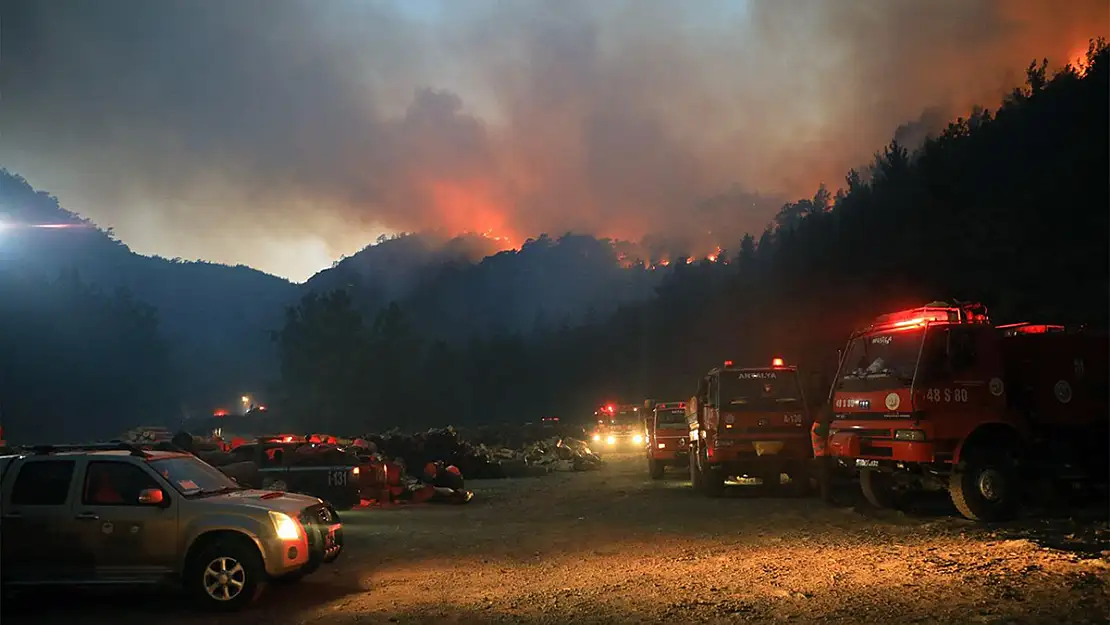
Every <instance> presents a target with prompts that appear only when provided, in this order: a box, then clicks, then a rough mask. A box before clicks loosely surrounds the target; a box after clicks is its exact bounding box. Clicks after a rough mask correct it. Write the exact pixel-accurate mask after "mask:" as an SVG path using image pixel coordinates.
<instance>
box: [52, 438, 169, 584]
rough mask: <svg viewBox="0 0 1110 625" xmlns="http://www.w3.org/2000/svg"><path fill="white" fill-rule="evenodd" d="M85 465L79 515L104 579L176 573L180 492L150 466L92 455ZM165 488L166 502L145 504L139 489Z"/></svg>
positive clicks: (76, 500)
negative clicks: (150, 468) (141, 502)
mask: <svg viewBox="0 0 1110 625" xmlns="http://www.w3.org/2000/svg"><path fill="white" fill-rule="evenodd" d="M79 469H80V481H79V483H78V484H79V488H78V493H77V494H76V496H75V497H74V498H73V501H74V508H73V511H74V518H75V519H76V520H77V523H78V524H79V525H80V535H81V539H82V542H83V543H84V545H85V548H86V550H88V551H89V552H91V553H93V554H94V555H95V558H96V577H97V579H98V580H99V581H103V582H129V583H132V582H157V581H160V580H161V579H163V578H165V577H167V576H169V575H173V574H174V572H175V571H176V567H177V563H178V562H179V558H178V546H179V542H180V541H179V540H178V532H177V529H178V511H179V509H180V498H181V495H180V494H179V493H178V492H177V491H176V490H174V489H173V488H170V487H169V485H167V484H165V483H164V481H163V480H161V479H160V478H158V477H156V476H155V475H154V472H153V471H151V470H149V468H148V467H146V466H140V465H139V464H136V463H132V462H127V461H124V460H114V459H110V458H105V459H96V458H92V459H89V460H88V461H87V462H85V463H84V466H81V467H79ZM150 488H158V489H161V490H162V492H163V495H164V498H165V499H164V502H163V503H162V504H161V505H152V504H140V503H139V493H140V492H141V491H143V490H146V489H150Z"/></svg>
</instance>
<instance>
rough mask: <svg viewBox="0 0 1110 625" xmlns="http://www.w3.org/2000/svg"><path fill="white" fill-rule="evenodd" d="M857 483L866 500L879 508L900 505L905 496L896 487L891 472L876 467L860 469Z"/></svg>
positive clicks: (893, 507)
mask: <svg viewBox="0 0 1110 625" xmlns="http://www.w3.org/2000/svg"><path fill="white" fill-rule="evenodd" d="M859 484H860V488H861V489H862V490H863V496H864V498H865V499H867V502H868V503H870V504H871V505H872V506H875V507H876V508H879V509H880V510H883V509H896V508H898V507H900V506H901V504H902V500H903V498H904V496H905V493H904V492H902V491H901V490H899V489H898V487H897V484H896V483H895V481H894V476H893V475H892V474H890V473H883V472H882V471H878V470H876V469H870V468H864V469H860V472H859Z"/></svg>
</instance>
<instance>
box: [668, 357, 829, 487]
mask: <svg viewBox="0 0 1110 625" xmlns="http://www.w3.org/2000/svg"><path fill="white" fill-rule="evenodd" d="M690 403H691V407H692V409H691V410H689V411H688V415H689V416H688V417H687V424H688V427H689V431H690V481H691V483H692V484H693V486H694V488H695V489H697V490H701V491H702V492H704V493H705V494H707V495H709V496H719V495H721V494H722V492H723V491H724V485H725V481H726V479H727V478H730V477H738V476H744V475H746V476H748V477H758V478H760V479H761V480H762V481H763V486H764V489H765V490H766V491H768V492H774V491H776V490H777V489H778V487H779V486H780V484H781V481H780V476H781V473H783V472H785V473H787V474H788V475H789V476H790V480H791V483H792V484H793V485H794V488H795V489H797V490H798V491H799V492H806V491H808V490H809V484H810V483H809V478H810V469H811V465H812V464H813V447H812V445H811V444H810V441H809V431H810V430H809V426H810V424H811V423H812V418H811V417H810V407H809V405H808V404H807V402H806V397H805V393H804V392H803V390H802V384H801V383H800V380H799V378H798V369H797V367H793V366H787V365H786V364H785V363H784V362H783V360H782V359H781V358H775V359H773V360H772V362H771V366H769V367H749V368H737V367H734V366H733V364H732V361H725V363H724V366H723V367H718V368H715V369H713V370H711V371H710V372H709V373H708V374H707V375H706V376H705V377H704V378H702V380H701V382H700V383H699V385H698V394H697V395H696V396H695V397H694V398H692V400H691V402H690Z"/></svg>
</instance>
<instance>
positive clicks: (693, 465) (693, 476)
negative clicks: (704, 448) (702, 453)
mask: <svg viewBox="0 0 1110 625" xmlns="http://www.w3.org/2000/svg"><path fill="white" fill-rule="evenodd" d="M699 465H700V463H699V462H698V450H696V449H694V450H693V453H691V454H690V485H691V486H693V487H694V490H701V482H702V474H701V466H699Z"/></svg>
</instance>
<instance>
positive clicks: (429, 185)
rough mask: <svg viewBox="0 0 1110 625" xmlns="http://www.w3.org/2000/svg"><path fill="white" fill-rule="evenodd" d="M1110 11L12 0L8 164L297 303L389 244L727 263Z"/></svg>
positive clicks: (171, 247)
mask: <svg viewBox="0 0 1110 625" xmlns="http://www.w3.org/2000/svg"><path fill="white" fill-rule="evenodd" d="M1107 6H1108V5H1107V3H1106V2H1105V0H1069V1H1068V2H1058V3H1054V2H1043V1H1038V0H934V1H930V2H925V1H910V0H887V1H884V2H874V1H873V0H791V1H790V2H778V1H775V2H772V1H769V0H767V1H763V0H749V1H743V0H737V1H726V0H700V1H699V2H696V3H676V2H672V1H668V0H634V1H633V0H621V1H618V0H610V1H607V2H597V1H596V0H595V1H592V2H586V1H575V0H560V1H559V2H550V1H546V0H514V1H513V2H496V1H494V0H468V1H467V2H453V1H451V0H443V1H441V2H436V1H435V0H403V1H401V0H399V1H398V2H395V3H386V2H375V1H369V0H368V1H364V2H356V1H355V0H333V1H329V2H317V1H309V0H304V1H297V0H235V1H234V2H221V1H219V0H160V1H159V2H147V1H144V0H99V1H98V2H83V1H81V0H9V1H7V2H5V3H3V9H2V13H0V89H2V93H3V100H2V101H0V105H2V106H0V133H2V134H0V165H3V166H5V167H8V168H10V169H12V170H13V171H16V172H17V173H20V174H22V175H24V176H26V177H27V178H28V180H29V181H31V182H32V183H33V184H35V185H36V186H38V187H40V188H43V189H46V190H49V191H51V192H53V193H55V194H57V195H58V196H59V199H60V200H61V201H62V203H63V205H65V206H67V207H68V208H71V209H72V210H76V211H78V212H80V213H82V214H84V215H86V216H88V217H90V218H92V219H93V220H95V221H97V222H98V223H101V224H103V225H105V226H113V227H115V229H116V232H117V233H118V234H119V235H120V236H121V238H122V239H123V240H124V241H126V242H128V243H129V244H131V245H132V246H133V247H134V248H135V249H137V250H139V251H142V252H146V253H159V254H162V255H165V256H183V257H186V258H195V257H203V258H206V259H211V260H217V261H223V262H244V263H247V264H251V265H253V266H256V267H260V268H262V269H264V270H268V271H271V272H274V273H278V274H280V275H286V276H289V277H292V278H294V279H298V280H300V279H304V278H306V277H307V276H308V275H309V274H310V273H312V272H313V271H315V270H317V269H319V268H322V267H324V266H326V265H327V264H329V263H330V262H331V260H332V259H333V258H335V257H337V256H339V255H340V254H344V253H351V252H353V251H355V250H357V249H358V248H360V247H362V246H363V245H365V244H366V243H368V242H370V241H372V240H373V239H374V238H375V237H376V236H377V235H378V234H379V233H381V232H390V231H420V230H432V229H434V230H442V231H447V232H462V231H471V232H489V233H491V234H493V235H496V236H502V237H507V238H508V239H509V240H510V241H512V243H513V244H516V245H519V244H520V243H521V242H522V241H523V240H524V239H525V238H527V237H530V236H536V235H538V234H540V233H542V232H547V233H551V234H553V235H558V234H561V233H563V232H566V231H575V232H581V233H589V234H596V235H599V236H610V237H619V238H623V239H633V240H639V239H641V238H643V237H654V238H655V239H658V238H659V237H663V238H665V239H666V238H668V237H669V238H670V239H671V240H675V241H681V242H682V245H686V246H690V247H691V248H694V247H698V246H701V247H702V248H703V249H709V248H710V247H711V246H715V245H717V244H721V245H725V246H728V245H734V244H735V243H736V242H737V241H738V239H739V237H740V236H742V234H743V233H744V232H746V231H751V232H755V233H758V232H759V231H760V230H762V228H763V226H764V224H766V223H767V221H768V220H769V219H770V218H771V216H772V215H773V213H774V211H775V210H776V208H777V207H778V205H779V204H780V203H781V202H782V201H785V200H788V199H794V198H796V197H801V196H809V195H811V194H812V193H813V191H814V190H815V188H816V187H817V185H818V184H819V183H822V182H824V183H826V184H828V185H829V186H830V187H832V188H836V187H838V186H840V184H841V182H842V180H843V176H844V174H845V173H846V171H847V170H848V169H849V168H851V167H853V166H859V165H860V164H863V163H866V162H867V161H869V159H870V156H871V155H872V154H873V153H874V152H875V151H876V150H877V149H879V148H880V147H881V146H882V145H883V144H884V143H886V142H887V141H889V140H890V138H891V137H892V136H893V135H894V133H895V131H896V130H899V129H900V128H901V130H900V133H901V134H902V136H905V137H916V138H918V139H919V138H920V137H922V136H924V135H925V134H926V133H927V132H929V131H930V130H935V129H934V128H932V126H934V125H937V124H940V125H942V124H943V123H944V122H945V121H947V119H948V118H950V117H953V116H955V115H966V114H967V112H968V111H970V110H971V107H972V106H973V105H975V104H982V105H986V106H993V105H997V103H998V102H999V100H1000V98H1001V96H1002V95H1003V94H1004V93H1005V92H1007V91H1009V90H1010V89H1011V88H1012V87H1013V86H1015V85H1016V84H1017V83H1019V82H1020V81H1021V78H1022V73H1021V72H1022V70H1023V69H1024V67H1025V65H1027V64H1028V63H1029V61H1030V60H1032V59H1033V58H1034V57H1038V58H1039V57H1041V56H1048V57H1049V58H1050V60H1051V61H1054V62H1056V63H1057V64H1062V63H1063V62H1065V61H1066V60H1067V59H1070V58H1075V57H1076V56H1077V55H1080V54H1082V53H1083V52H1084V51H1085V50H1086V45H1087V39H1088V38H1090V37H1095V36H1105V35H1106V34H1107V31H1108V30H1110V27H1108V24H1110V14H1108V8H1107ZM907 123H908V124H907ZM692 251H693V250H692Z"/></svg>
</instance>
